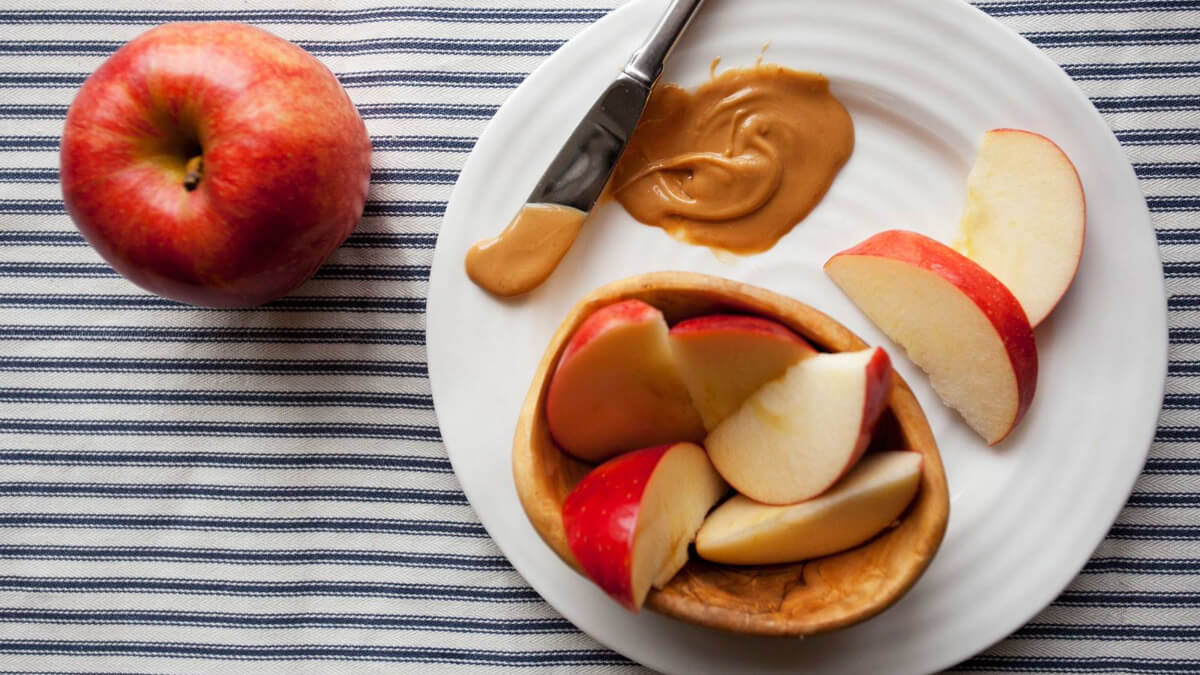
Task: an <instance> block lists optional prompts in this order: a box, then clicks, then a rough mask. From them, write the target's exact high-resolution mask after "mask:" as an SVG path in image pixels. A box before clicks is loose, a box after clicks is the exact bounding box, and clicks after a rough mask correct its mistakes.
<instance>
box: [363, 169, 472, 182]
mask: <svg viewBox="0 0 1200 675" xmlns="http://www.w3.org/2000/svg"><path fill="white" fill-rule="evenodd" d="M457 181H458V172H457V171H455V170H453V169H382V168H381V169H372V170H371V182H372V183H376V184H383V183H401V184H406V185H453V184H454V183H455V182H457Z"/></svg>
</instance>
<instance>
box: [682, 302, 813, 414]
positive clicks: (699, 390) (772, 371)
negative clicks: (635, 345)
mask: <svg viewBox="0 0 1200 675" xmlns="http://www.w3.org/2000/svg"><path fill="white" fill-rule="evenodd" d="M670 338H671V348H672V349H673V350H674V352H675V357H676V359H677V360H678V361H679V370H680V373H681V375H682V376H683V383H684V384H685V385H687V388H688V392H689V393H690V394H691V395H692V402H693V403H695V405H696V409H697V410H699V411H700V417H701V419H703V420H704V427H705V428H706V429H708V430H710V431H711V430H712V429H714V428H715V427H716V426H717V424H719V423H720V422H721V420H723V419H725V418H726V417H728V416H729V415H730V414H731V413H732V412H733V411H734V410H737V408H738V406H740V405H741V404H742V401H744V400H746V399H747V398H748V397H749V396H750V394H753V393H754V392H755V391H756V390H757V389H758V388H759V387H761V386H762V385H764V384H766V383H767V382H770V381H771V380H773V379H775V378H777V377H779V376H780V375H783V371H785V370H787V369H788V367H789V366H791V365H792V364H793V363H796V362H797V361H799V360H800V359H803V358H806V357H809V356H812V355H814V354H816V353H817V351H816V350H815V349H813V348H812V346H811V345H809V344H808V343H807V342H805V341H804V339H803V338H801V337H800V336H799V335H796V334H795V333H793V332H792V331H791V330H789V329H788V328H787V327H785V326H783V325H782V324H780V323H778V322H775V321H770V320H768V319H763V318H760V317H757V316H744V315H738V314H710V315H707V316H699V317H696V318H694V319H688V320H686V321H681V322H679V323H677V324H675V326H674V327H672V328H671V333H670Z"/></svg>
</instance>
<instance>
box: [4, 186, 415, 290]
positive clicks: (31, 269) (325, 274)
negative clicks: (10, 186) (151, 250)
mask: <svg viewBox="0 0 1200 675" xmlns="http://www.w3.org/2000/svg"><path fill="white" fill-rule="evenodd" d="M2 209H3V202H0V213H2V212H3V210H2ZM116 276H117V273H116V272H115V271H113V269H112V268H111V267H109V266H108V265H106V264H104V263H64V262H0V277H14V278H29V279H39V278H75V279H88V278H112V277H116ZM313 278H315V279H326V280H372V281H428V280H429V266H428V265H341V264H335V263H327V264H325V265H322V266H321V267H320V268H319V269H318V270H317V273H316V274H315V275H314V276H313Z"/></svg>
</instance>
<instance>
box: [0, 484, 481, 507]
mask: <svg viewBox="0 0 1200 675" xmlns="http://www.w3.org/2000/svg"><path fill="white" fill-rule="evenodd" d="M0 497H103V498H110V499H215V500H221V501H267V502H313V501H337V502H382V503H395V504H440V505H444V506H464V505H466V503H467V498H466V496H465V495H463V493H462V492H461V491H458V490H426V489H416V488H409V489H402V488H381V487H368V486H354V485H337V486H329V485H304V486H299V485H292V486H258V485H206V484H202V483H186V484H169V483H168V484H161V483H155V484H135V483H65V482H35V481H0Z"/></svg>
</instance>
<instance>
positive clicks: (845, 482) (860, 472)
mask: <svg viewBox="0 0 1200 675" xmlns="http://www.w3.org/2000/svg"><path fill="white" fill-rule="evenodd" d="M920 483H921V455H920V453H916V452H904V451H889V452H872V453H869V454H867V455H866V456H864V457H863V458H862V460H861V461H860V462H859V463H858V464H857V465H855V467H854V468H853V469H852V470H851V471H850V473H848V474H846V477H845V478H843V479H841V480H840V481H838V483H837V484H836V485H834V486H833V487H832V488H830V489H829V490H828V491H827V492H825V493H824V494H822V495H820V496H819V497H815V498H813V499H810V500H808V501H806V502H800V503H799V504H790V505H786V506H770V505H767V504H760V503H758V502H756V501H753V500H752V499H749V498H748V497H745V496H744V495H736V496H734V497H733V498H732V499H730V500H729V501H727V502H725V503H724V504H722V505H720V506H719V507H717V509H716V510H714V511H713V512H712V513H710V514H709V516H708V518H706V519H705V520H704V525H702V526H701V527H700V531H699V532H698V533H697V534H696V552H697V553H699V554H700V556H701V557H703V558H705V559H707V560H711V561H713V562H717V563H726V564H729V565H774V564H778V563H790V562H797V561H800V560H808V559H810V558H819V557H821V556H826V555H831V554H834V553H839V552H841V551H845V550H847V549H851V548H854V547H855V546H858V545H859V544H861V543H863V542H864V541H867V540H868V539H870V538H871V537H874V536H875V535H876V534H878V533H879V532H880V531H881V530H883V529H884V528H885V527H887V526H888V525H890V524H892V522H894V521H895V520H896V518H897V517H899V516H900V514H901V513H903V512H904V508H905V507H906V506H908V503H909V502H911V501H912V498H913V496H914V495H916V494H917V487H918V486H919V485H920Z"/></svg>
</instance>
